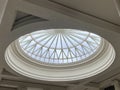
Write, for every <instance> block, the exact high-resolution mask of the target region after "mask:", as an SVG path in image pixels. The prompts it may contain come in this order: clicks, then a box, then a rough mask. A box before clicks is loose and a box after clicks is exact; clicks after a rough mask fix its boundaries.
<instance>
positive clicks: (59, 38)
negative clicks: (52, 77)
mask: <svg viewBox="0 0 120 90" xmlns="http://www.w3.org/2000/svg"><path fill="white" fill-rule="evenodd" d="M18 43H19V45H20V48H21V49H22V51H23V52H24V53H25V54H26V55H28V56H29V57H31V58H33V60H37V61H40V62H43V63H49V64H69V63H74V62H78V61H84V60H86V59H87V58H88V57H90V56H91V55H93V54H95V53H96V52H97V51H98V49H99V48H100V46H101V43H102V39H101V37H100V36H98V35H96V34H93V33H90V32H87V31H81V30H75V29H47V30H40V31H35V32H32V33H29V34H26V35H24V36H22V37H20V38H19V40H18Z"/></svg>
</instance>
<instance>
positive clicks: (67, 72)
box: [5, 40, 115, 81]
mask: <svg viewBox="0 0 120 90" xmlns="http://www.w3.org/2000/svg"><path fill="white" fill-rule="evenodd" d="M16 46H17V45H16V41H14V42H13V43H11V44H10V45H9V46H8V48H7V49H6V52H5V60H6V62H7V64H8V65H9V66H10V67H11V68H12V69H13V70H14V71H16V72H18V73H19V74H21V75H24V76H26V77H30V78H33V79H38V80H45V81H71V80H79V79H84V78H88V77H91V76H94V75H96V74H99V73H100V72H102V71H104V70H106V69H107V68H108V67H109V66H110V65H111V64H112V63H113V61H114V59H115V50H114V48H113V47H112V45H111V44H110V43H109V42H108V41H106V40H104V45H103V48H102V49H101V51H100V53H99V54H98V55H97V56H95V57H94V58H92V60H90V61H88V62H86V63H82V64H81V63H79V64H77V65H71V66H67V67H55V66H54V67H51V66H49V65H46V66H45V65H42V64H40V63H37V62H32V61H30V60H27V58H26V57H24V56H22V55H21V54H20V52H19V51H18V50H17V47H16Z"/></svg>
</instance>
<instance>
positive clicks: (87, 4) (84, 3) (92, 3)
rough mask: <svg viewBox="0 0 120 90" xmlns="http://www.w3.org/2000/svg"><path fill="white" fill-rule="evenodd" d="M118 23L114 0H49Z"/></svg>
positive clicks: (119, 18)
mask: <svg viewBox="0 0 120 90" xmlns="http://www.w3.org/2000/svg"><path fill="white" fill-rule="evenodd" d="M50 1H55V2H59V3H61V4H63V5H65V6H69V7H71V8H74V9H77V10H80V11H81V12H84V13H86V14H89V15H93V16H95V17H98V18H101V19H104V20H107V21H109V22H113V23H116V24H119V25H120V17H119V14H118V11H117V9H116V6H115V2H114V0H50Z"/></svg>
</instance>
